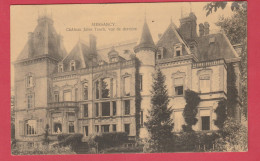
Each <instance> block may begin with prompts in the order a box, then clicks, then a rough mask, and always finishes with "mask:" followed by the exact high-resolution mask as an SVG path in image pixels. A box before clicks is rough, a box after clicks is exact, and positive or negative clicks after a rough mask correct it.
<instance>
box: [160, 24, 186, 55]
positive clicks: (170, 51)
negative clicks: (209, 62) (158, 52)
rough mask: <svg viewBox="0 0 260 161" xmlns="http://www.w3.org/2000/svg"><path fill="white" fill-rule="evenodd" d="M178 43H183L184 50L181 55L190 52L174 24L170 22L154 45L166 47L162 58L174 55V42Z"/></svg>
mask: <svg viewBox="0 0 260 161" xmlns="http://www.w3.org/2000/svg"><path fill="white" fill-rule="evenodd" d="M179 43H181V44H183V45H184V48H185V50H184V51H183V55H187V54H190V50H189V48H188V47H187V45H186V42H185V41H184V40H183V38H182V37H181V35H180V33H179V32H178V30H177V27H176V25H175V24H174V23H173V22H171V23H170V25H169V26H168V28H167V29H166V30H165V32H164V33H163V35H162V36H161V38H160V39H159V41H158V42H157V44H156V46H157V47H164V48H165V49H166V51H165V54H164V58H172V57H173V55H174V44H179Z"/></svg>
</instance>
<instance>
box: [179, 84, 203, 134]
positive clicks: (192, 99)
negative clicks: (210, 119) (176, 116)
mask: <svg viewBox="0 0 260 161" xmlns="http://www.w3.org/2000/svg"><path fill="white" fill-rule="evenodd" d="M185 100H186V105H185V107H184V110H183V117H184V120H185V122H186V125H182V129H183V131H184V132H192V131H193V130H192V125H196V123H197V121H198V119H197V118H196V115H197V113H198V108H197V106H198V105H199V103H200V97H199V95H198V93H196V92H194V91H192V90H189V89H188V90H186V91H185Z"/></svg>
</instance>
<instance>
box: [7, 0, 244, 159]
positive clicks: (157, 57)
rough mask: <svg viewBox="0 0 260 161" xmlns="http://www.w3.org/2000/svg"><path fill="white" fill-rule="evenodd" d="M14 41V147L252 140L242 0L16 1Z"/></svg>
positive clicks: (182, 145)
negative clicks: (143, 0) (139, 0)
mask: <svg viewBox="0 0 260 161" xmlns="http://www.w3.org/2000/svg"><path fill="white" fill-rule="evenodd" d="M10 46H11V48H10V50H11V60H10V61H11V62H10V66H11V136H10V137H11V153H12V155H48V154H51V155H63V154H111V153H180V152H247V151H248V114H247V111H248V108H247V99H248V98H247V2H246V1H232V2H226V1H221V2H214V1H211V2H157V3H110V4H55V5H54V4H53V5H11V6H10ZM8 63H9V62H8Z"/></svg>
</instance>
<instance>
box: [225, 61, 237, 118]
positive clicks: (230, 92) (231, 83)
mask: <svg viewBox="0 0 260 161" xmlns="http://www.w3.org/2000/svg"><path fill="white" fill-rule="evenodd" d="M227 73H228V74H227V114H228V117H233V118H234V117H235V113H236V107H237V104H238V90H237V87H236V79H237V76H236V73H235V69H234V64H233V63H229V64H227Z"/></svg>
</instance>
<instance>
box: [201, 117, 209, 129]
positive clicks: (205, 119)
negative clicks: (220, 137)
mask: <svg viewBox="0 0 260 161" xmlns="http://www.w3.org/2000/svg"><path fill="white" fill-rule="evenodd" d="M201 130H210V117H209V116H202V117H201Z"/></svg>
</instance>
